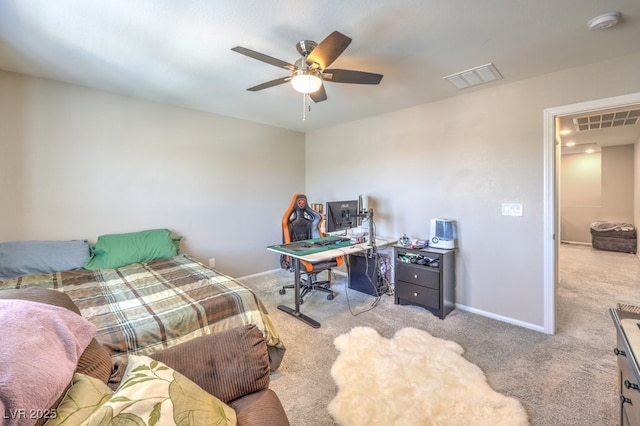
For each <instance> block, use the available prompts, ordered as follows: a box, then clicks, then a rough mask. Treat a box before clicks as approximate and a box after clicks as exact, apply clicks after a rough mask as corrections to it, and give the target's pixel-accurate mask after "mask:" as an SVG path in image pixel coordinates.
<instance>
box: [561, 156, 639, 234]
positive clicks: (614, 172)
mask: <svg viewBox="0 0 640 426" xmlns="http://www.w3.org/2000/svg"><path fill="white" fill-rule="evenodd" d="M633 175H634V146H633V145H621V146H612V147H603V148H602V153H593V154H572V155H564V156H562V177H561V185H560V188H561V189H560V193H561V197H560V212H561V213H560V215H561V225H560V239H561V241H567V242H577V243H585V244H591V232H590V225H591V223H593V222H596V221H606V222H628V223H633V211H634V198H633V186H634V185H633Z"/></svg>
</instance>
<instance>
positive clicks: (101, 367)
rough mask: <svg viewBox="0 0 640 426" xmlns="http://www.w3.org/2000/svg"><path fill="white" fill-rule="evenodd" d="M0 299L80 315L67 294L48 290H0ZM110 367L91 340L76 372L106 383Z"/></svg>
mask: <svg viewBox="0 0 640 426" xmlns="http://www.w3.org/2000/svg"><path fill="white" fill-rule="evenodd" d="M0 299H18V300H29V301H31V302H39V303H46V304H47V305H53V306H61V307H63V308H67V309H69V310H70V311H72V312H75V313H76V314H78V315H80V310H79V309H78V307H77V306H76V304H75V303H73V300H71V298H70V297H69V296H68V295H67V294H65V293H62V292H61V291H57V290H51V289H48V288H38V287H31V288H19V289H6V290H0ZM112 366H113V362H112V361H111V357H110V356H109V354H108V353H107V351H106V350H105V349H104V348H103V347H102V346H100V344H99V343H98V341H97V340H96V339H92V340H91V342H90V343H89V346H87V348H86V349H85V350H84V352H83V353H82V355H81V356H80V359H79V360H78V366H77V368H76V372H77V373H83V374H86V375H88V376H92V377H95V378H96V379H98V380H101V381H103V382H104V383H107V382H108V381H109V377H110V376H111V368H112Z"/></svg>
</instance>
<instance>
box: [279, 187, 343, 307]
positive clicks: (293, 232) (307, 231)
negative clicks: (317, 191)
mask: <svg viewBox="0 0 640 426" xmlns="http://www.w3.org/2000/svg"><path fill="white" fill-rule="evenodd" d="M321 222H322V215H321V214H320V213H318V212H317V211H315V210H313V209H312V208H311V207H309V204H308V202H307V196H306V195H303V194H294V195H293V197H292V198H291V204H289V207H288V208H287V210H286V211H285V212H284V215H283V216H282V242H283V243H285V244H286V243H291V242H295V241H300V240H308V239H311V238H320V237H321V236H322V235H320V223H321ZM343 261H344V259H343V258H342V257H336V258H334V259H330V260H328V261H323V262H317V263H310V262H306V261H304V260H300V269H301V270H300V276H301V278H300V290H301V291H300V303H303V297H304V296H305V295H306V294H307V293H308V292H309V291H311V290H320V291H324V292H326V293H329V294H328V295H327V299H328V300H332V299H333V297H334V294H333V291H332V290H331V268H335V267H338V266H340V265H342V263H343ZM280 266H281V267H282V269H288V270H291V271H292V270H293V266H292V262H291V257H290V256H286V255H282V256H280ZM322 271H327V274H328V279H327V280H323V281H318V273H320V272H322ZM287 288H294V285H285V286H283V287H282V288H281V289H280V294H285V292H286V290H285V289H287Z"/></svg>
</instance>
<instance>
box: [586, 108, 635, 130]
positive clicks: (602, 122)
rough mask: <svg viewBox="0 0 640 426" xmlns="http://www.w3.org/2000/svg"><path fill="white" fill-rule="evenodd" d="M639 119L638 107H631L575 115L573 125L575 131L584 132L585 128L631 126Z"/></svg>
mask: <svg viewBox="0 0 640 426" xmlns="http://www.w3.org/2000/svg"><path fill="white" fill-rule="evenodd" d="M639 120H640V109H632V110H628V111H616V112H605V113H603V114H594V115H587V116H584V117H576V118H574V119H573V126H574V127H575V129H576V132H584V131H586V130H594V129H606V128H609V127H619V126H631V125H634V124H637V123H638V121H639Z"/></svg>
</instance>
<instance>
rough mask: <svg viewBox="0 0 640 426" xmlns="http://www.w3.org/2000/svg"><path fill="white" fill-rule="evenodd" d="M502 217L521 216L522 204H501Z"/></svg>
mask: <svg viewBox="0 0 640 426" xmlns="http://www.w3.org/2000/svg"><path fill="white" fill-rule="evenodd" d="M502 216H522V204H521V203H502Z"/></svg>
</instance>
